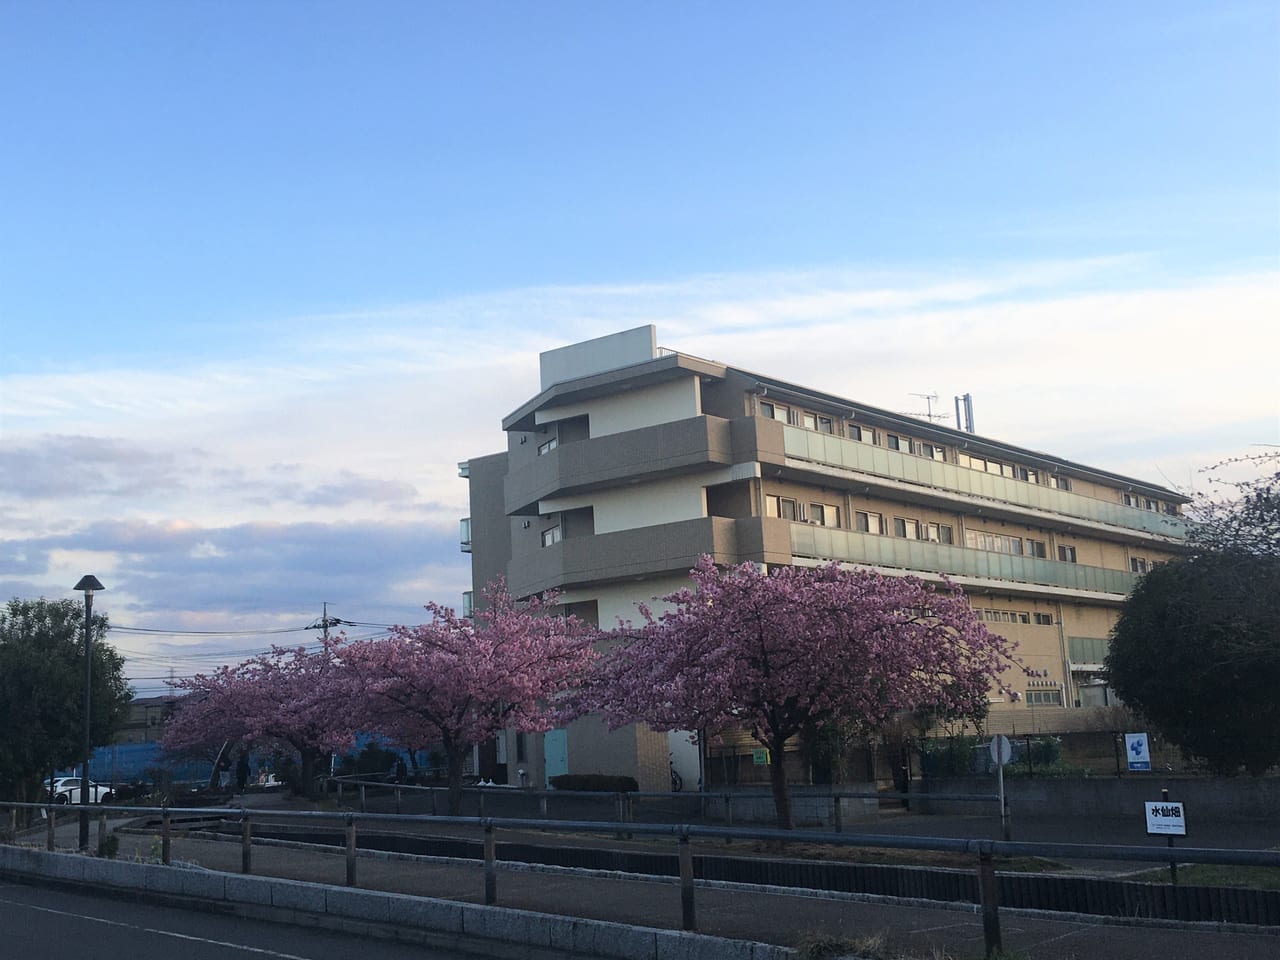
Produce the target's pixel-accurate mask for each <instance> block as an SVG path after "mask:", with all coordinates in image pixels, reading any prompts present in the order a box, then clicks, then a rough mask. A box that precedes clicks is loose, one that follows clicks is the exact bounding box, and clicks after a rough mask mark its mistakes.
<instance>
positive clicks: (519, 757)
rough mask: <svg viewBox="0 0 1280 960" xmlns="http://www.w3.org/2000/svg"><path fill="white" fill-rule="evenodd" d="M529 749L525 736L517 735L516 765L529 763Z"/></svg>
mask: <svg viewBox="0 0 1280 960" xmlns="http://www.w3.org/2000/svg"><path fill="white" fill-rule="evenodd" d="M527 750H528V748H527V747H526V746H525V740H524V734H523V733H517V734H516V763H525V762H527V761H528V759H529V758H528V756H527Z"/></svg>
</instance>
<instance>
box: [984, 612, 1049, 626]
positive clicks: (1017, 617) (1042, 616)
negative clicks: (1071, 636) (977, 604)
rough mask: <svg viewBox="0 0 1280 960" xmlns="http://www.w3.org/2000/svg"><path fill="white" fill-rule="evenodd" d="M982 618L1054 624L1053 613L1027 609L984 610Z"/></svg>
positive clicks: (1039, 624)
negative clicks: (1028, 610) (1035, 611)
mask: <svg viewBox="0 0 1280 960" xmlns="http://www.w3.org/2000/svg"><path fill="white" fill-rule="evenodd" d="M980 612H981V614H982V619H983V620H986V621H987V622H988V623H1034V624H1036V626H1040V627H1051V626H1053V614H1051V613H1028V612H1027V611H1026V610H982V611H980Z"/></svg>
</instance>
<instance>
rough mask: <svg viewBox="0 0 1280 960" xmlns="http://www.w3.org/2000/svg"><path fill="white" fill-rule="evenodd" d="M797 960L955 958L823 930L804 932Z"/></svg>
mask: <svg viewBox="0 0 1280 960" xmlns="http://www.w3.org/2000/svg"><path fill="white" fill-rule="evenodd" d="M795 950H796V956H797V957H799V958H800V960H838V958H842V957H848V958H854V957H856V958H857V960H955V958H954V957H953V956H952V955H951V954H949V953H947V952H946V951H945V950H941V949H938V948H934V949H933V950H931V951H930V952H929V953H928V954H919V953H903V952H901V951H898V950H894V949H892V948H891V947H889V946H888V944H887V942H886V941H885V936H884V934H882V933H876V934H871V935H869V936H865V937H853V938H850V937H836V936H832V935H830V934H825V933H806V934H804V935H803V936H802V937H801V938H800V939H799V941H797V943H796V947H795ZM992 960H1027V958H1025V957H1023V956H1022V955H1021V954H1019V955H1017V956H1015V955H1013V954H998V955H997V956H996V957H993V958H992Z"/></svg>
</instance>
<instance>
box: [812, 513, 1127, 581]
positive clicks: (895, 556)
mask: <svg viewBox="0 0 1280 960" xmlns="http://www.w3.org/2000/svg"><path fill="white" fill-rule="evenodd" d="M790 526H791V552H792V553H793V554H794V555H795V556H797V557H806V558H809V559H815V560H840V561H843V562H845V563H857V564H864V565H866V566H872V567H893V568H897V569H901V570H909V571H918V572H925V571H929V572H936V573H944V574H947V575H948V576H953V577H966V578H968V577H971V578H974V579H978V580H1005V581H1011V582H1013V583H1030V584H1038V585H1042V586H1046V587H1057V588H1065V589H1068V590H1081V591H1086V592H1089V593H1103V594H1113V595H1115V596H1116V597H1117V598H1119V597H1123V596H1125V595H1127V594H1128V593H1129V591H1130V590H1132V589H1133V585H1134V584H1135V583H1136V582H1137V580H1138V577H1137V575H1136V574H1132V573H1129V572H1128V571H1127V570H1109V569H1106V568H1104V567H1089V566H1085V565H1083V564H1078V563H1060V562H1059V561H1057V560H1041V559H1038V558H1036V557H1017V556H1013V555H1011V554H1007V553H992V552H990V551H987V550H971V549H968V548H967V547H957V546H952V545H951V544H945V543H933V542H931V541H928V540H902V539H899V538H897V537H885V536H879V535H877V534H871V533H857V532H855V531H852V530H838V529H835V528H833V527H817V526H812V525H810V524H801V523H793V524H791V525H790Z"/></svg>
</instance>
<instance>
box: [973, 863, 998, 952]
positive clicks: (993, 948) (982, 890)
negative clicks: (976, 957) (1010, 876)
mask: <svg viewBox="0 0 1280 960" xmlns="http://www.w3.org/2000/svg"><path fill="white" fill-rule="evenodd" d="M997 890H998V888H997V886H996V867H995V863H994V862H993V861H992V859H991V844H990V842H984V843H983V844H982V846H981V847H980V848H979V850H978V896H979V899H980V900H981V902H982V936H983V939H984V940H985V941H986V948H987V953H986V955H987V956H988V957H992V956H996V955H998V954H1000V953H1001V952H1002V951H1003V950H1004V947H1003V946H1002V945H1001V943H1000V904H999V900H998V898H997V895H996V894H997Z"/></svg>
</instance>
